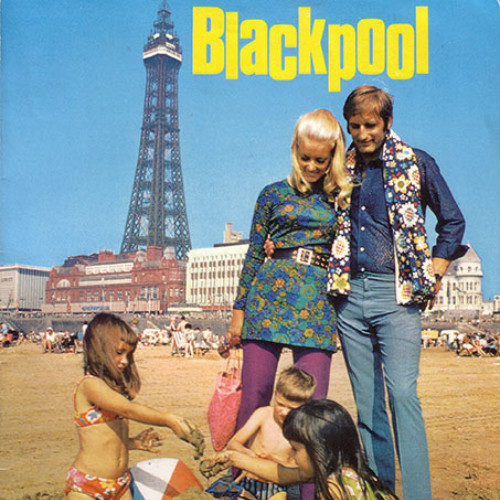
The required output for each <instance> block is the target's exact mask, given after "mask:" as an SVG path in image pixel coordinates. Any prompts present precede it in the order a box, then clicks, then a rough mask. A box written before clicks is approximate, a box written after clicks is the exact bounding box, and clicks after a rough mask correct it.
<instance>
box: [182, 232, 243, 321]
mask: <svg viewBox="0 0 500 500" xmlns="http://www.w3.org/2000/svg"><path fill="white" fill-rule="evenodd" d="M242 237H243V234H242V233H239V232H235V231H233V226H232V224H231V223H227V224H226V227H225V229H224V240H223V241H224V242H223V243H221V244H216V245H214V246H213V247H211V248H198V249H195V250H190V251H189V253H188V262H187V268H186V302H187V303H188V304H196V305H198V306H200V307H201V308H202V309H204V310H211V311H230V310H231V309H232V307H233V302H234V299H235V297H236V293H237V288H238V282H239V279H240V274H241V270H242V268H243V261H244V260H245V256H246V253H247V250H248V241H247V240H243V239H242Z"/></svg>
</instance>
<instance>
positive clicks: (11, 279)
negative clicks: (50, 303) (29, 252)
mask: <svg viewBox="0 0 500 500" xmlns="http://www.w3.org/2000/svg"><path fill="white" fill-rule="evenodd" d="M49 272H50V269H49V268H47V267H35V266H24V265H20V264H14V265H12V266H0V310H14V309H15V310H23V311H28V310H30V311H33V310H40V309H41V308H42V304H43V302H44V299H45V285H46V283H47V281H48V280H49Z"/></svg>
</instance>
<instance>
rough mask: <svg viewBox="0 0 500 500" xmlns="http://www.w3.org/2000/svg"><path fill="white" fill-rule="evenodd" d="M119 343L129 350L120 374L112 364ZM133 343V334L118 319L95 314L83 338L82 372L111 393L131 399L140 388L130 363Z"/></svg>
mask: <svg viewBox="0 0 500 500" xmlns="http://www.w3.org/2000/svg"><path fill="white" fill-rule="evenodd" d="M120 341H121V342H124V343H126V344H128V345H129V346H131V347H132V348H133V349H132V351H130V353H129V354H128V357H127V359H128V366H127V367H126V368H125V370H123V372H122V371H120V370H118V368H117V367H116V366H115V363H114V362H113V356H114V355H115V353H116V347H117V345H118V343H119V342H120ZM137 342H138V337H137V334H136V333H135V332H134V330H132V328H131V327H130V326H129V325H128V324H127V323H126V322H125V321H123V320H122V319H120V318H119V317H118V316H115V315H114V314H109V313H99V314H97V315H96V316H94V319H93V320H92V321H91V322H90V323H89V325H88V327H87V330H86V332H85V336H84V338H83V372H84V373H85V374H90V375H95V376H96V377H99V378H102V379H103V380H104V381H105V382H106V384H108V385H109V386H110V387H111V388H112V389H113V390H115V391H117V392H120V393H121V394H123V395H124V396H127V397H128V398H129V399H133V398H134V397H135V396H136V395H137V393H138V392H139V389H140V387H141V380H140V377H139V372H138V371H137V366H136V364H135V360H134V352H135V349H136V347H137Z"/></svg>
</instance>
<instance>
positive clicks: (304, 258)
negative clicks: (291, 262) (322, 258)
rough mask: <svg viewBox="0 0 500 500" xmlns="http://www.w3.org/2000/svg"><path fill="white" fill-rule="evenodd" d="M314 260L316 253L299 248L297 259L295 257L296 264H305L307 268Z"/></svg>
mask: <svg viewBox="0 0 500 500" xmlns="http://www.w3.org/2000/svg"><path fill="white" fill-rule="evenodd" d="M313 258H314V252H313V251H312V250H309V249H308V248H299V249H298V250H297V257H295V262H297V263H298V264H304V265H305V266H310V265H311V264H312V261H313Z"/></svg>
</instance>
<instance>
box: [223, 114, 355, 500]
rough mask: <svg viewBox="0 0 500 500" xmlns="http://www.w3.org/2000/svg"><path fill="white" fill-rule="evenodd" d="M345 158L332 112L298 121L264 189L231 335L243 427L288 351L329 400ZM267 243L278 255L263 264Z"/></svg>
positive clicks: (266, 395) (346, 191)
mask: <svg viewBox="0 0 500 500" xmlns="http://www.w3.org/2000/svg"><path fill="white" fill-rule="evenodd" d="M344 153H345V142H344V134H343V132H342V129H341V127H340V125H339V123H338V122H337V120H336V119H335V118H334V116H333V115H332V114H331V113H330V112H329V111H327V110H325V109H318V110H316V111H312V112H310V113H307V114H305V115H303V116H301V117H300V118H299V120H298V121H297V124H296V126H295V130H294V133H293V139H292V146H291V156H292V171H291V173H290V175H289V176H288V178H287V179H285V180H282V181H278V182H275V183H273V184H270V185H268V186H266V187H265V188H264V189H263V190H262V192H261V193H260V195H259V197H258V199H257V203H256V206H255V213H254V217H253V222H252V228H251V232H250V246H249V249H248V253H247V256H246V259H245V263H244V266H243V272H242V275H241V278H240V283H239V291H238V296H237V298H236V301H235V303H234V307H233V317H232V321H231V324H230V327H229V330H228V338H229V340H230V342H231V343H233V344H234V343H238V342H240V341H241V343H242V345H243V372H242V382H243V393H242V403H241V408H240V412H239V414H238V422H237V427H238V428H240V427H242V426H243V425H244V424H245V422H246V421H247V420H248V418H249V417H250V415H251V414H252V413H253V412H254V410H255V409H256V408H258V407H261V406H268V405H269V404H270V401H271V397H272V393H273V385H274V379H275V375H276V369H277V365H278V361H279V356H280V353H281V350H282V348H283V347H288V348H291V350H292V351H293V356H294V363H295V365H296V366H297V367H298V368H301V369H302V370H304V371H306V372H308V373H310V374H311V375H313V376H314V377H315V378H316V380H317V387H316V390H315V393H314V396H313V397H314V398H316V399H319V398H325V397H326V395H327V393H328V381H329V375H330V363H331V356H332V353H333V352H335V350H336V348H337V345H336V326H335V312H334V309H333V307H332V306H331V304H330V303H329V301H328V299H327V296H326V269H327V264H328V258H329V255H330V248H331V244H332V240H333V237H334V235H335V232H336V228H337V224H336V215H335V204H336V203H338V204H339V205H340V206H341V207H346V206H347V205H348V203H349V198H350V193H351V189H352V186H351V184H350V182H349V180H348V176H347V172H346V170H345V167H344V162H345V156H344ZM268 237H269V238H270V239H271V240H272V241H273V243H274V245H275V251H274V254H273V258H272V259H270V260H265V251H264V242H265V241H266V238H268ZM303 498H305V497H304V496H303Z"/></svg>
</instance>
